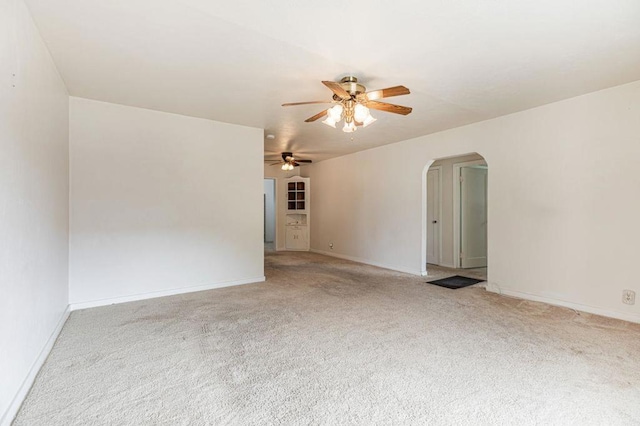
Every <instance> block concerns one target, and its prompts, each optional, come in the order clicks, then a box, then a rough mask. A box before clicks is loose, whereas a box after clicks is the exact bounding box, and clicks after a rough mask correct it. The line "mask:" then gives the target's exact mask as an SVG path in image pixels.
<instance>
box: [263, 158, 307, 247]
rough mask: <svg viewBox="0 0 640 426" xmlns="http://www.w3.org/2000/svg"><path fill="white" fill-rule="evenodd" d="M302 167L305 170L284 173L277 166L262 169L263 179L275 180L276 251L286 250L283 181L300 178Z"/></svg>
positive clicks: (284, 183) (284, 185)
mask: <svg viewBox="0 0 640 426" xmlns="http://www.w3.org/2000/svg"><path fill="white" fill-rule="evenodd" d="M303 167H304V168H306V167H308V166H302V167H296V168H295V169H293V170H291V171H284V170H282V169H281V168H280V167H278V166H266V167H265V168H264V177H265V178H273V179H275V180H276V214H277V217H278V220H277V221H276V250H286V249H285V237H286V235H285V233H286V226H285V224H286V223H287V222H286V218H285V216H286V215H287V182H286V180H285V179H288V178H290V177H292V176H300V171H301V170H300V169H301V168H303Z"/></svg>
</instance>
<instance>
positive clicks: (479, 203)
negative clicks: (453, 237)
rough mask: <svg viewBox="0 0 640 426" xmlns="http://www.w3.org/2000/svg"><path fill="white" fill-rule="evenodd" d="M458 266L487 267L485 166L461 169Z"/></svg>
mask: <svg viewBox="0 0 640 426" xmlns="http://www.w3.org/2000/svg"><path fill="white" fill-rule="evenodd" d="M460 177H461V179H460V248H461V258H460V266H461V267H463V268H481V267H485V266H487V169H486V167H461V168H460Z"/></svg>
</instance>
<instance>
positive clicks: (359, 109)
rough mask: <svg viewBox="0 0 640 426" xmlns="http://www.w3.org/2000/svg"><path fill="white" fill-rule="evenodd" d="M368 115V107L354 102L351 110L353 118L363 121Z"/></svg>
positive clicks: (359, 121)
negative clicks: (354, 104)
mask: <svg viewBox="0 0 640 426" xmlns="http://www.w3.org/2000/svg"><path fill="white" fill-rule="evenodd" d="M368 116H369V108H367V107H366V106H364V105H362V104H356V106H355V108H354V111H353V119H354V120H356V121H357V122H358V123H364V121H365V120H366V119H367V117H368Z"/></svg>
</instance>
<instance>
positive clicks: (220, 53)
mask: <svg viewBox="0 0 640 426" xmlns="http://www.w3.org/2000/svg"><path fill="white" fill-rule="evenodd" d="M26 1H27V4H28V5H29V7H30V9H31V12H32V14H33V15H34V18H35V20H36V23H37V25H38V27H39V28H40V31H41V33H42V35H43V37H44V39H45V41H46V43H47V44H48V46H49V49H50V50H51V53H52V55H53V57H54V60H55V62H56V64H57V66H58V68H59V70H60V72H61V74H62V77H63V78H64V80H65V82H66V84H67V87H68V89H69V93H70V94H71V95H73V96H80V97H85V98H91V99H98V100H103V101H108V102H114V103H119V104H124V105H132V106H138V107H143V108H151V109H156V110H161V111H167V112H174V113H179V114H185V115H191V116H195V117H204V118H210V119H214V120H219V121H224V122H229V123H235V124H242V125H247V126H254V127H261V128H264V129H265V134H267V133H273V134H274V135H275V136H276V138H275V140H273V141H269V140H265V150H266V151H272V152H279V151H282V150H292V151H294V152H295V153H300V154H306V157H308V158H312V159H314V160H316V161H317V160H322V159H326V158H330V157H334V156H337V155H343V154H346V153H349V152H354V151H358V150H362V149H366V148H370V147H373V146H378V145H383V144H387V143H392V142H397V141H400V140H404V139H408V138H412V137H416V136H420V135H424V134H428V133H433V132H436V131H439V130H443V129H447V128H452V127H457V126H460V125H464V124H468V123H472V122H476V121H480V120H485V119H488V118H492V117H496V116H500V115H504V114H508V113H512V112H515V111H520V110H523V109H527V108H531V107H534V106H538V105H542V104H546V103H550V102H554V101H557V100H560V99H564V98H568V97H572V96H576V95H580V94H583V93H588V92H592V91H595V90H599V89H603V88H606V87H611V86H615V85H618V84H622V83H626V82H630V81H634V80H639V79H640V1H638V0H571V1H570V0H526V1H523V0H519V1H514V0H475V1H471V0H439V1H436V0H393V1H388V0H366V1H364V0H350V1H344V0H324V1H321V2H310V1H301V0H270V1H263V0H234V1H224V2H223V1H219V0H108V1H105V0H100V1H98V0H26ZM348 74H352V75H355V76H357V77H358V78H359V79H360V82H361V83H363V84H364V85H365V86H367V88H368V89H379V88H384V87H388V86H394V85H399V84H402V85H405V86H407V87H409V88H410V89H411V94H410V95H407V96H401V97H397V98H390V99H388V100H387V101H389V102H396V103H398V104H401V105H407V106H411V107H413V113H412V114H410V115H409V116H406V117H403V116H400V115H394V114H388V113H383V112H376V111H372V113H373V115H374V116H375V117H376V118H378V119H379V120H378V122H376V123H375V124H373V125H372V126H370V127H368V128H366V129H359V130H358V131H357V132H356V133H354V134H352V135H349V134H345V133H343V132H342V131H341V130H339V129H332V128H329V127H328V126H325V125H323V124H321V123H320V122H319V121H318V122H315V123H304V120H305V119H306V118H307V117H309V116H311V115H313V114H315V113H317V112H319V111H321V110H322V109H323V106H322V105H315V106H314V105H310V106H300V107H290V108H286V109H285V108H282V107H281V106H280V105H281V104H282V103H284V102H295V101H306V100H322V99H330V97H331V92H330V91H329V90H328V89H327V88H325V87H324V86H323V85H322V84H321V83H320V81H321V80H338V79H339V78H341V77H342V76H344V75H348ZM351 138H353V140H351Z"/></svg>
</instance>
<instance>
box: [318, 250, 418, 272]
mask: <svg viewBox="0 0 640 426" xmlns="http://www.w3.org/2000/svg"><path fill="white" fill-rule="evenodd" d="M309 251H311V252H313V253H318V254H324V255H325V256H331V257H337V258H338V259H345V260H351V261H352V262H358V263H364V264H366V265H371V266H377V267H378V268H384V269H391V270H392V271H398V272H404V273H406V274H411V275H422V274H421V272H420V271H419V270H415V269H408V268H402V267H398V266H393V265H386V264H384V263H378V262H372V261H371V260H367V259H361V258H359V257H354V256H347V255H344V254H337V253H334V252H331V251H324V250H317V249H311V250H309Z"/></svg>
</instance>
